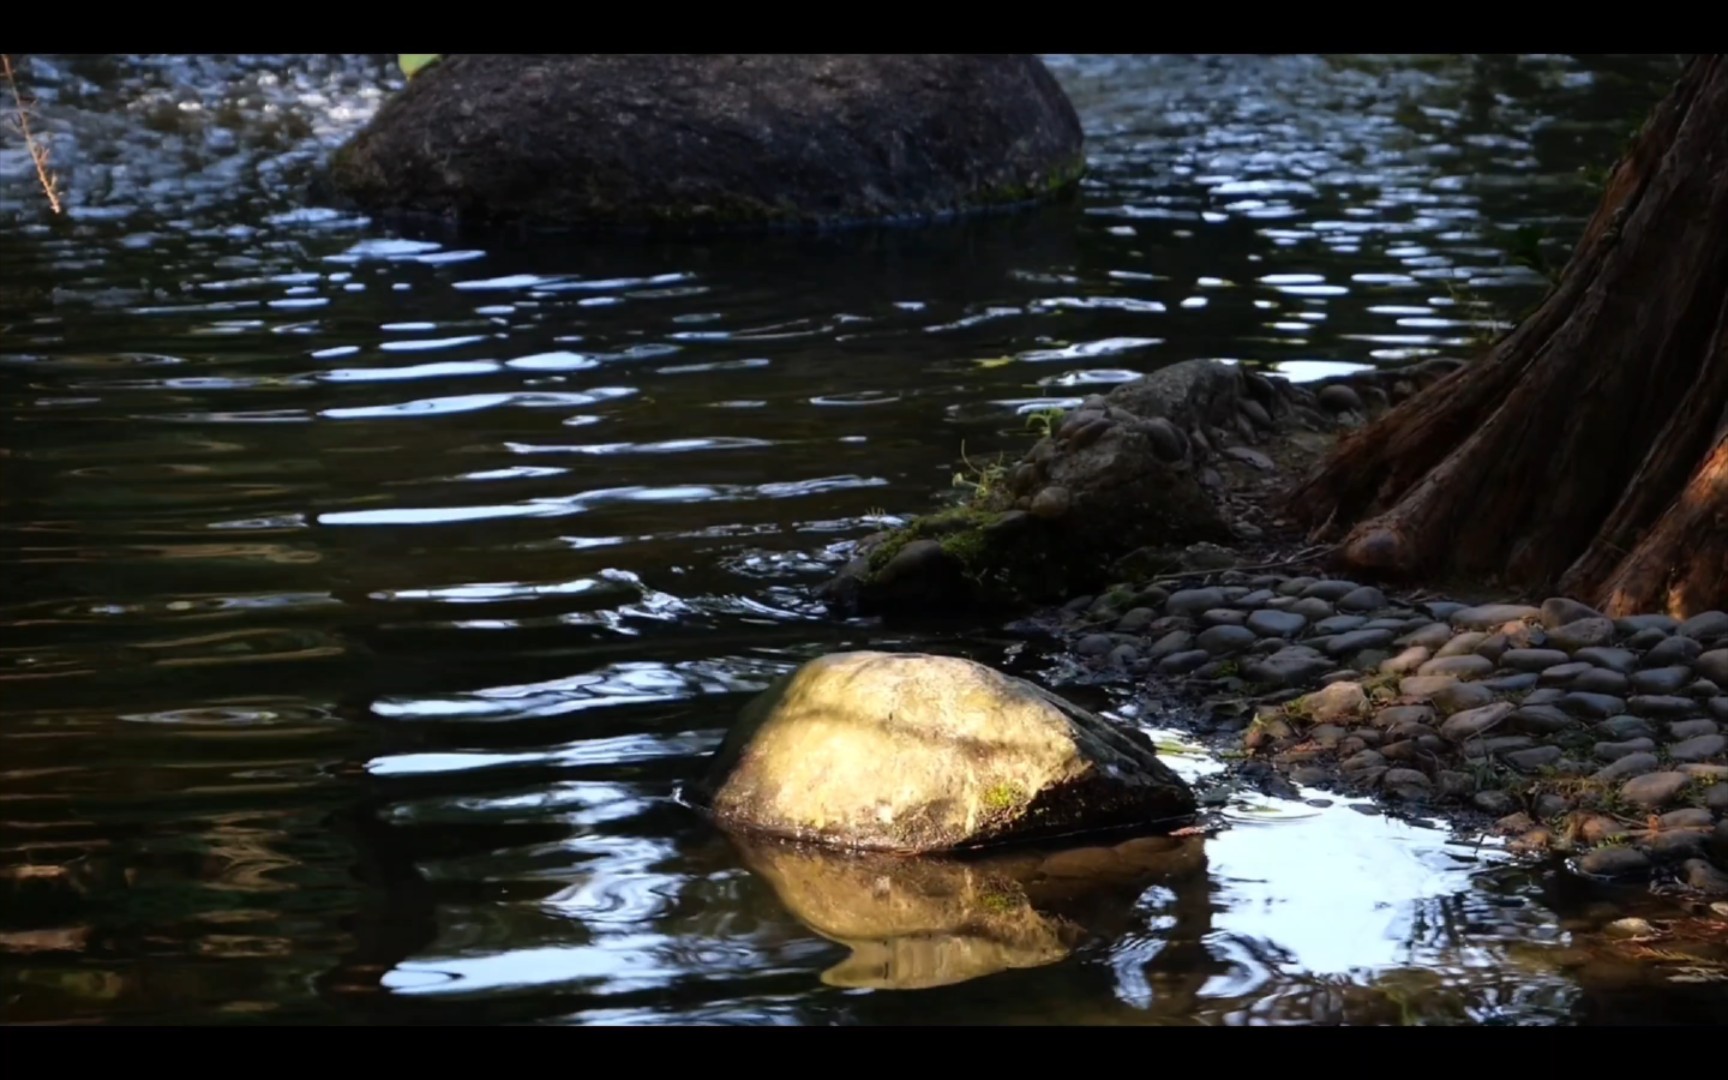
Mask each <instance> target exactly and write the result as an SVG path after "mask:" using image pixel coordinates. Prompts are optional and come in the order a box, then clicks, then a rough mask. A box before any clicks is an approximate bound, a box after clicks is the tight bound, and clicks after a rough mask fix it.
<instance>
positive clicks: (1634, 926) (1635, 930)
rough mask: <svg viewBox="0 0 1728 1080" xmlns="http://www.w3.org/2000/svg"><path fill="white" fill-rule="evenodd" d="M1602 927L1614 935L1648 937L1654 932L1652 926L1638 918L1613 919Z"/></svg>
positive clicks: (1654, 929)
mask: <svg viewBox="0 0 1728 1080" xmlns="http://www.w3.org/2000/svg"><path fill="white" fill-rule="evenodd" d="M1602 929H1603V930H1604V931H1606V932H1607V933H1610V934H1613V935H1614V936H1615V937H1649V936H1651V935H1653V934H1655V933H1656V928H1655V927H1654V926H1652V925H1650V923H1649V922H1648V921H1647V920H1644V919H1639V918H1625V919H1615V920H1614V921H1613V922H1611V923H1609V924H1608V925H1607V926H1604V927H1603V928H1602Z"/></svg>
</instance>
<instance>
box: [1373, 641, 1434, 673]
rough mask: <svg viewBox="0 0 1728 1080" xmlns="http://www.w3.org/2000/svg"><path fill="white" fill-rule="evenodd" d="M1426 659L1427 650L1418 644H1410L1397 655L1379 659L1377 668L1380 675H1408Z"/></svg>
mask: <svg viewBox="0 0 1728 1080" xmlns="http://www.w3.org/2000/svg"><path fill="white" fill-rule="evenodd" d="M1427 660H1428V650H1427V649H1425V648H1423V647H1422V646H1420V645H1412V646H1410V647H1409V648H1407V649H1405V650H1404V651H1403V652H1401V653H1399V654H1398V655H1397V656H1393V657H1389V658H1388V659H1386V660H1383V661H1381V663H1380V666H1379V669H1378V670H1379V671H1380V673H1381V674H1382V675H1408V674H1410V673H1411V672H1413V671H1415V670H1416V669H1417V668H1419V667H1421V666H1422V665H1423V664H1424V663H1426V662H1427Z"/></svg>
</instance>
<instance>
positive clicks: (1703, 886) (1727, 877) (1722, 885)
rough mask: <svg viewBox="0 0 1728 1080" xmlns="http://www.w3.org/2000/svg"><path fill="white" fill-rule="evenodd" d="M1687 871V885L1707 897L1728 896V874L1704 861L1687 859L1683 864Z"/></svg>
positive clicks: (1683, 868) (1682, 866) (1682, 867)
mask: <svg viewBox="0 0 1728 1080" xmlns="http://www.w3.org/2000/svg"><path fill="white" fill-rule="evenodd" d="M1681 869H1682V870H1685V871H1686V884H1687V885H1689V886H1691V887H1692V888H1694V889H1697V890H1698V891H1699V892H1701V893H1703V894H1704V895H1706V896H1728V874H1724V873H1723V872H1722V871H1720V870H1718V869H1716V868H1715V867H1714V866H1711V865H1710V864H1709V863H1707V862H1705V861H1704V860H1703V859H1687V860H1686V861H1685V862H1684V863H1682V864H1681Z"/></svg>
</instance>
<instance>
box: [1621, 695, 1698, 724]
mask: <svg viewBox="0 0 1728 1080" xmlns="http://www.w3.org/2000/svg"><path fill="white" fill-rule="evenodd" d="M1626 708H1627V709H1628V710H1630V711H1631V712H1633V713H1635V714H1637V715H1639V716H1655V717H1659V718H1666V717H1681V716H1687V715H1689V714H1691V713H1693V712H1696V711H1697V708H1698V707H1697V706H1696V705H1694V704H1693V703H1692V699H1691V698H1683V697H1674V696H1672V695H1669V694H1641V695H1638V696H1636V697H1631V698H1627V699H1626Z"/></svg>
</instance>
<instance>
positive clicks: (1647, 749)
mask: <svg viewBox="0 0 1728 1080" xmlns="http://www.w3.org/2000/svg"><path fill="white" fill-rule="evenodd" d="M1655 749H1656V740H1654V739H1627V740H1626V741H1625V742H1599V743H1597V744H1596V745H1595V746H1594V747H1592V748H1591V752H1592V753H1594V754H1595V755H1596V757H1597V759H1598V760H1600V761H1619V760H1620V759H1621V758H1623V757H1625V756H1626V755H1628V754H1648V753H1652V752H1654V751H1655Z"/></svg>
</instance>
